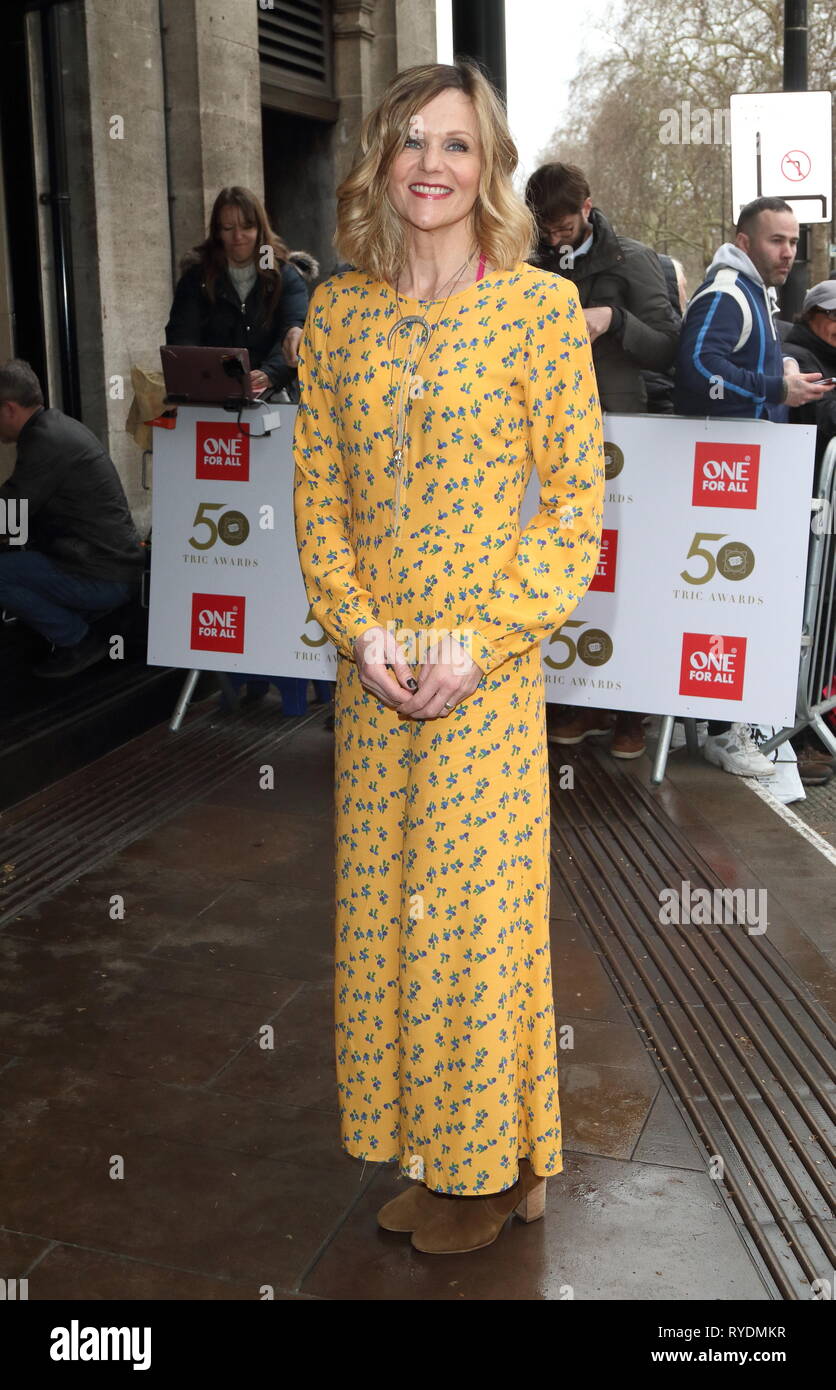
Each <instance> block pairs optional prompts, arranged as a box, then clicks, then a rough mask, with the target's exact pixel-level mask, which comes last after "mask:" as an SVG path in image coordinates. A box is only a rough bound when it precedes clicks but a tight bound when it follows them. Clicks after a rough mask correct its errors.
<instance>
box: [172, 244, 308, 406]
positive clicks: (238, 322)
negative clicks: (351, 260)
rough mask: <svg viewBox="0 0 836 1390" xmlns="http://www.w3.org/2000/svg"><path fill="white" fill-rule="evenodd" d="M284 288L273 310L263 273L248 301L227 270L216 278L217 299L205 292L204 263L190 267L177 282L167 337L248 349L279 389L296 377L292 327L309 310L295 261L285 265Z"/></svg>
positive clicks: (183, 343)
mask: <svg viewBox="0 0 836 1390" xmlns="http://www.w3.org/2000/svg"><path fill="white" fill-rule="evenodd" d="M281 276H282V292H281V295H280V297H279V302H278V304H277V305H276V307H275V309H274V310H273V311H272V313H271V312H269V311H268V309H267V305H266V302H265V297H264V294H263V290H262V283H261V279H260V277H259V278H258V279H257V280H256V282H255V284H254V285H253V287H252V289H251V290H250V292H249V294H248V295H247V298H246V299H245V301H244V303H243V304H242V303H241V300H240V299H239V298H238V293H237V291H236V289H235V286H234V285H233V283H232V281H231V280H230V278H229V276H228V275H227V273H226V271H225V270H224V271H221V272H220V274H219V275H218V277H217V279H216V281H215V297H214V301H213V300H211V299H210V298H209V295H208V294H207V292H206V285H205V281H204V275H203V268H202V266H200V265H193V266H190V267H189V268H188V269H187V270H186V271H184V273H183V275H182V276H181V277H180V280H179V281H178V284H177V289H176V290H175V291H174V302H173V304H172V306H171V315H170V317H169V320H168V323H167V324H166V328H165V340H166V342H167V343H169V344H171V345H173V346H174V347H238V348H247V349H248V351H249V354H250V366H251V367H252V368H253V370H255V369H256V368H258V369H259V370H261V371H262V372H266V374H267V376H269V378H270V380H271V382H272V384H273V386H274V388H278V387H282V386H287V384H288V383H289V382H290V381H291V380H292V378H293V369H292V368H291V367H288V365H287V363H286V362H285V360H284V357H283V355H282V342H283V341H284V337H285V334H286V333H287V330H288V329H289V328H302V327H303V326H304V323H305V314H306V313H307V310H308V287H307V285H306V283H305V280H304V279H303V277H302V275H301V274H300V273H299V271H298V270H297V268H296V266H295V265H292V264H290V263H286V264H284V265H282V267H281Z"/></svg>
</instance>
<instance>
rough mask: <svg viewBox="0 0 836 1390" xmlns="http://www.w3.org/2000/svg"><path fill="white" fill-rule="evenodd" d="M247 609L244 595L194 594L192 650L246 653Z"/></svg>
mask: <svg viewBox="0 0 836 1390" xmlns="http://www.w3.org/2000/svg"><path fill="white" fill-rule="evenodd" d="M246 606H247V600H246V598H244V597H243V595H241V596H238V595H235V594H192V641H191V646H192V650H193V651H198V652H243V650H244V617H245V610H246Z"/></svg>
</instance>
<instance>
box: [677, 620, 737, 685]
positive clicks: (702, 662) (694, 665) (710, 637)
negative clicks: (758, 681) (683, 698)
mask: <svg viewBox="0 0 836 1390" xmlns="http://www.w3.org/2000/svg"><path fill="white" fill-rule="evenodd" d="M745 670H746V638H745V637H727V636H725V635H724V634H721V633H716V632H715V633H709V632H684V633H683V634H682V661H681V664H680V668H679V693H680V695H689V696H694V695H695V696H697V697H698V698H699V697H702V698H706V697H707V698H709V699H712V700H742V699H743V676H744V673H745Z"/></svg>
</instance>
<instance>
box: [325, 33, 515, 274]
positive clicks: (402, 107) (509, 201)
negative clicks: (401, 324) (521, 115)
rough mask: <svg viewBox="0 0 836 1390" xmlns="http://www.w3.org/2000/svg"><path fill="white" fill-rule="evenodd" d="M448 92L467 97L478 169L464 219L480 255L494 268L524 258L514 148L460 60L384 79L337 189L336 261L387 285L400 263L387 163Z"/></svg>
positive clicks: (475, 76) (490, 93)
mask: <svg viewBox="0 0 836 1390" xmlns="http://www.w3.org/2000/svg"><path fill="white" fill-rule="evenodd" d="M451 89H452V90H454V91H458V92H463V93H464V94H465V96H467V97H469V98H470V100H471V102H472V103H473V108H474V111H475V114H476V124H477V128H478V131H479V142H480V145H481V153H482V169H481V174H480V178H479V192H478V195H477V198H476V202H475V204H474V207H473V212H472V213H471V217H472V220H473V233H474V237H475V239H476V241H477V243H478V246H479V250H480V252H481V253H482V254H483V255H484V256H485V258H486V259H487V261H488V263H489V264H490V265H491V266H492V267H493V268H494V269H497V270H510V269H511V268H512V267H513V266H515V265H517V264H518V263H519V262H520V261H524V260H526V259H527V258H528V256H529V255H530V254H531V251H532V249H533V247H534V245H535V243H536V239H537V233H536V226H535V222H534V218H533V216H532V214H531V211H530V210H529V208H528V207H527V206H526V204H525V202H524V201H523V199H522V198H520V196H519V195H518V193H517V192H516V190H515V189H514V186H513V183H512V178H513V175H514V170H515V169H516V167H517V161H518V156H517V147H516V145H515V144H514V141H513V139H512V138H511V132H510V131H509V129H508V121H507V118H506V115H505V108H504V106H503V105H502V102H501V100H500V98H499V97H498V95H497V93H496V92H495V91H494V89H493V87H492V86H491V84H490V82H489V81H488V79H487V78H486V77H485V75H484V73H483V72H482V71H481V70H480V69H479V68H478V67H477V66H476V65H475V63H472V62H469V61H467V60H466V59H459V60H458V61H457V62H455V63H452V64H447V63H422V64H420V65H419V66H417V67H413V68H405V69H404V71H403V72H399V73H398V74H397V76H395V77H393V78H392V81H391V82H390V83H389V85H388V86H387V88H386V90H385V92H384V93H383V96H382V98H381V100H380V102H379V103H378V105H377V106H376V107H375V109H374V111H371V112H370V113H369V115H368V116H367V117H366V119H365V121H364V122H363V128H362V131H361V133H360V146H359V149H358V152H357V155H356V157H355V161H354V165H353V167H352V170H351V173H350V174H349V175H348V177H347V178H345V179H343V182H342V183H341V184H340V186H339V188H338V189H337V231H336V235H335V237H334V245H335V247H336V248H337V252H338V254H339V255H340V256H341V257H342V258H343V259H344V260H346V261H349V262H350V263H351V264H352V265H353V266H355V267H356V268H357V269H358V270H365V271H366V272H367V273H368V274H369V275H371V276H373V278H374V279H376V280H387V279H388V280H393V279H394V278H395V277H396V275H397V274H398V273H399V272H400V270H401V269H402V268H403V265H404V262H405V260H406V251H407V235H406V229H405V226H404V222H403V219H402V217H401V216H400V215H399V214H398V213H397V212H396V211H395V209H394V207H393V206H392V204H391V202H390V201H389V194H388V184H389V173H390V170H391V167H392V163H393V161H394V159H395V157H396V156H397V155H398V154H399V153H400V151H401V150H402V149H403V147H404V141H405V140H406V138H407V135H408V133H409V128H410V122H411V120H412V118H413V116H415V115H416V114H417V112H418V111H420V110H421V108H422V107H424V106H426V105H427V102H429V101H432V99H433V97H437V96H438V95H439V93H440V92H445V91H449V90H451Z"/></svg>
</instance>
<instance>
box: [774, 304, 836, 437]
mask: <svg viewBox="0 0 836 1390" xmlns="http://www.w3.org/2000/svg"><path fill="white" fill-rule="evenodd" d="M784 354H785V355H786V356H787V357H794V358H795V360H796V362H797V363H798V365H799V367H800V368H801V371H802V372H821V373H822V375H823V376H836V347H831V346H830V344H829V343H826V342H825V341H824V339H823V338H820V337H819V336H818V334H817V333H814V332H813V330H812V328H809V327H808V326H807V324H806V323H794V324H793V325H792V328H791V329H790V331H789V333H787V335H786V337H785V338H784ZM834 397H836V387H834V389H833V390H832V391H830V392H829V393H828V395H826V396H823V397H822V399H821V400H820V401H808V402H807V404H806V405H797V406H793V407H792V408H791V410H790V421H791V422H792V424H794V425H816V426H817V428H818V433H817V435H816V463H817V464H818V463H819V462H820V460H821V457H822V454H823V453H824V451H825V449H826V448H827V446H828V444H829V443H830V440H831V439H832V438H833V437H834V435H836V399H834Z"/></svg>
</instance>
